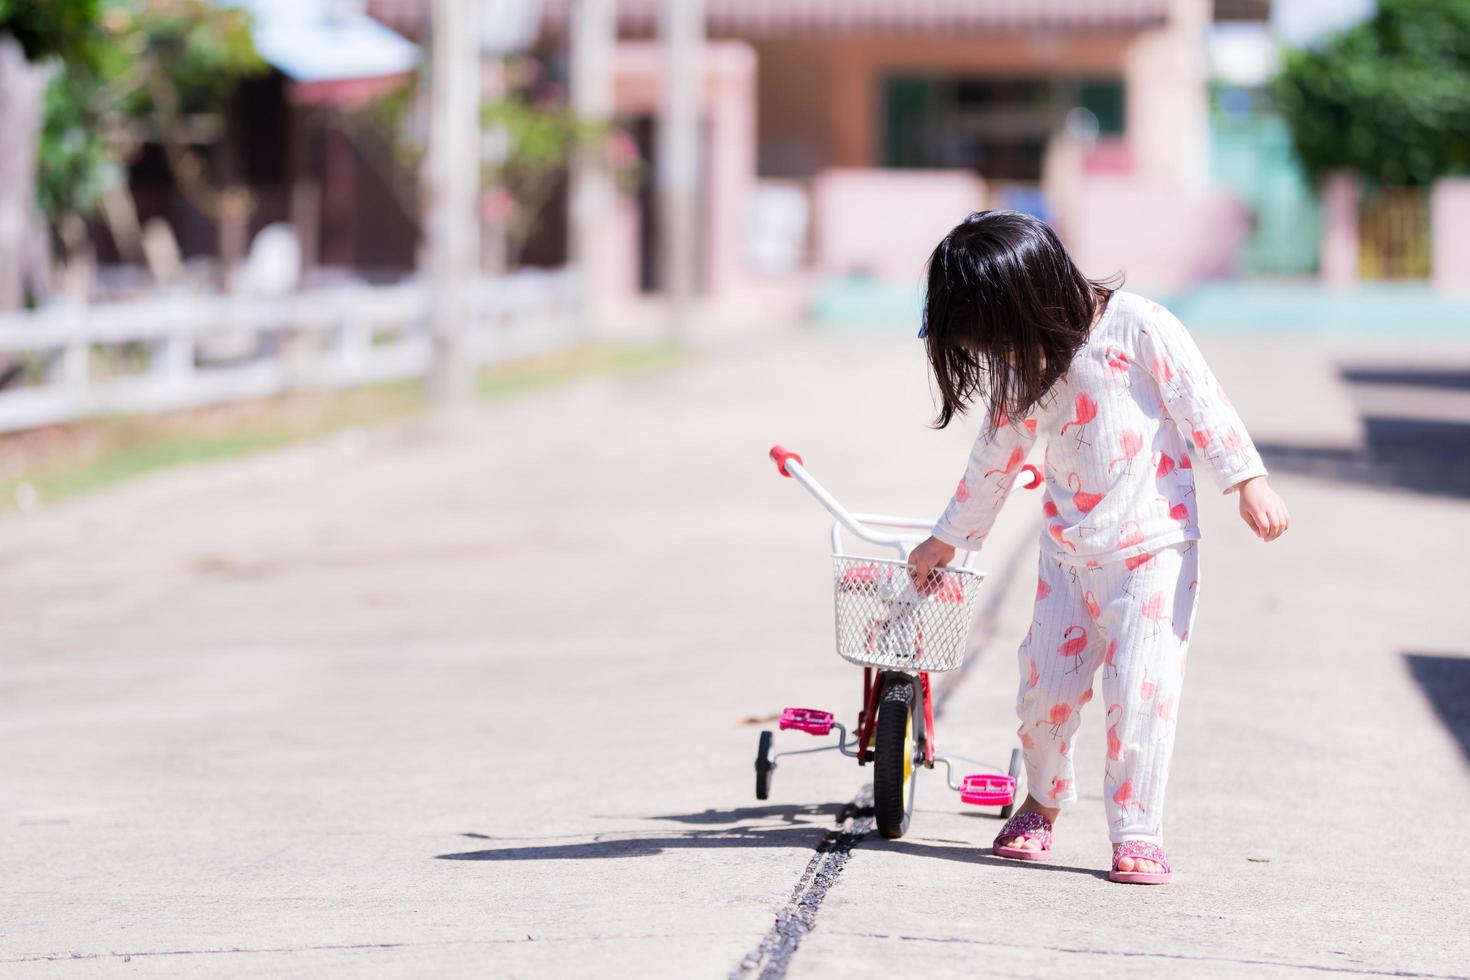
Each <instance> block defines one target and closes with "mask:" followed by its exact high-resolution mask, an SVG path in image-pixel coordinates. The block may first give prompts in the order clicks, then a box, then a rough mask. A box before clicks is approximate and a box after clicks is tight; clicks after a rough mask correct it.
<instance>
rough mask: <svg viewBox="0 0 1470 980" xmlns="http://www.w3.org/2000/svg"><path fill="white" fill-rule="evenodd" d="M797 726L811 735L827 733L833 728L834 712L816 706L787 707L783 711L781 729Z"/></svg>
mask: <svg viewBox="0 0 1470 980" xmlns="http://www.w3.org/2000/svg"><path fill="white" fill-rule="evenodd" d="M788 728H795V729H797V730H798V731H803V732H806V733H807V734H809V735H826V734H827V733H828V732H830V731H831V730H832V712H830V711H818V710H817V709H816V708H787V709H786V710H785V711H783V712H781V730H782V731H783V732H784V731H785V730H786V729H788Z"/></svg>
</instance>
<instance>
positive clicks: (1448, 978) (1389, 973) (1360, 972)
mask: <svg viewBox="0 0 1470 980" xmlns="http://www.w3.org/2000/svg"><path fill="white" fill-rule="evenodd" d="M832 934H833V935H836V936H852V937H854V938H857V939H897V940H899V941H901V942H919V943H954V944H957V945H962V946H991V947H997V948H1001V949H1018V950H1043V951H1045V952H1048V953H1075V954H1077V955H1080V956H1118V957H1124V958H1136V959H1160V960H1186V961H1189V962H1193V963H1237V964H1240V965H1241V966H1279V967H1282V968H1284V969H1289V970H1314V971H1316V972H1319V973H1349V974H1354V975H1357V976H1369V977H1427V978H1430V980H1467V978H1466V975H1465V974H1461V973H1416V972H1414V971H1412V970H1375V969H1372V968H1371V967H1369V968H1358V967H1351V966H1325V965H1322V964H1318V963H1293V962H1291V961H1288V960H1255V959H1240V958H1238V957H1234V956H1204V955H1198V954H1191V953H1154V952H1146V951H1130V950H1122V949H1091V948H1088V947H1085V946H1043V945H1038V944H1034V943H1004V942H997V941H995V940H992V939H970V938H967V937H965V936H909V935H904V934H902V933H886V932H853V931H851V930H847V929H834V930H832Z"/></svg>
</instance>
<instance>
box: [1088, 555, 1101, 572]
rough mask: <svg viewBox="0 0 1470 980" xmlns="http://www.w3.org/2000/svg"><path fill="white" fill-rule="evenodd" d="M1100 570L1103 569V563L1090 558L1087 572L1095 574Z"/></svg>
mask: <svg viewBox="0 0 1470 980" xmlns="http://www.w3.org/2000/svg"><path fill="white" fill-rule="evenodd" d="M1099 568H1102V562H1100V561H1098V560H1097V559H1095V558H1089V559H1087V570H1088V571H1089V572H1095V571H1097V570H1098V569H1099Z"/></svg>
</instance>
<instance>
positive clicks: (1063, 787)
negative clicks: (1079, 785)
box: [1051, 776, 1072, 800]
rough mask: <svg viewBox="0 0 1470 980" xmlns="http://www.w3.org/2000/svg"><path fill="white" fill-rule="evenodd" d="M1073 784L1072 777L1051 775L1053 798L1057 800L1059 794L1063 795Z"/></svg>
mask: <svg viewBox="0 0 1470 980" xmlns="http://www.w3.org/2000/svg"><path fill="white" fill-rule="evenodd" d="M1071 786H1072V781H1071V780H1070V779H1063V778H1062V777H1060V776H1053V777H1051V798H1052V799H1053V800H1055V799H1056V798H1057V797H1058V796H1061V795H1062V794H1063V793H1065V792H1066V791H1067V790H1068V789H1070V788H1071Z"/></svg>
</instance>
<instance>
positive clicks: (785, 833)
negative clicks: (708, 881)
mask: <svg viewBox="0 0 1470 980" xmlns="http://www.w3.org/2000/svg"><path fill="white" fill-rule="evenodd" d="M872 812H873V810H872V808H871V807H862V808H859V807H856V806H854V805H853V804H851V803H823V804H815V803H813V804H805V805H773V806H752V807H739V808H736V809H731V810H704V811H701V812H699V813H679V814H670V815H666V816H659V817H652V818H642V819H653V820H675V821H678V822H680V823H696V824H697V823H707V824H728V825H733V826H722V827H718V828H711V829H709V830H702V829H701V830H690V831H688V832H685V833H679V834H654V835H649V836H639V835H637V834H636V833H627V834H599V835H595V836H594V837H593V839H591V840H580V841H568V842H564V843H555V844H532V845H529V846H519V847H493V848H485V849H482V850H475V851H460V852H456V853H452V854H438V855H435V859H436V860H440V861H561V860H579V859H591V860H604V859H608V858H629V857H648V856H650V855H653V854H660V853H662V852H664V851H671V850H683V849H689V848H696V849H698V848H730V847H735V848H739V847H761V848H771V847H797V848H801V849H803V850H813V849H815V848H817V847H818V846H819V845H820V844H821V842H822V840H823V838H825V837H827V836H828V835H829V834H830V833H832V832H833V831H834V830H835V829H836V828H838V827H841V826H842V824H843V823H844V822H845V821H846V820H847V819H848V818H849V817H858V816H869V815H871V814H872ZM814 818H817V819H814ZM772 819H775V820H780V821H782V825H780V826H776V827H769V826H764V827H760V826H758V827H749V826H745V827H742V826H739V824H740V823H741V822H743V821H754V820H766V821H768V820H772ZM829 821H830V823H829ZM463 836H465V837H468V838H471V839H473V840H495V838H493V837H488V836H486V835H485V834H476V833H467V834H464V835H463ZM861 846H862V848H863V849H865V850H866V849H869V848H872V849H874V850H893V851H898V852H900V853H903V854H913V855H915V856H917V857H929V858H940V859H943V860H946V861H959V862H962V863H964V864H987V865H995V866H997V867H1007V868H1024V869H1026V870H1030V869H1032V868H1036V869H1039V870H1043V871H1062V872H1067V873H1071V874H1087V875H1093V876H1094V877H1103V878H1106V877H1107V872H1105V871H1098V870H1096V869H1094V868H1069V867H1063V866H1061V865H1056V864H1042V863H1037V864H1029V865H1028V864H1021V863H1019V862H1016V861H1010V860H1006V859H1005V858H998V857H995V856H994V855H992V854H990V853H989V852H988V849H987V848H985V847H982V846H980V845H979V844H966V843H964V842H961V841H954V842H943V841H940V842H931V841H925V840H923V839H917V840H915V839H913V838H910V839H909V840H897V841H890V840H885V839H883V838H882V837H880V836H879V835H878V834H876V833H869V834H867V835H865V836H864V837H863V838H862V845H861Z"/></svg>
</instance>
